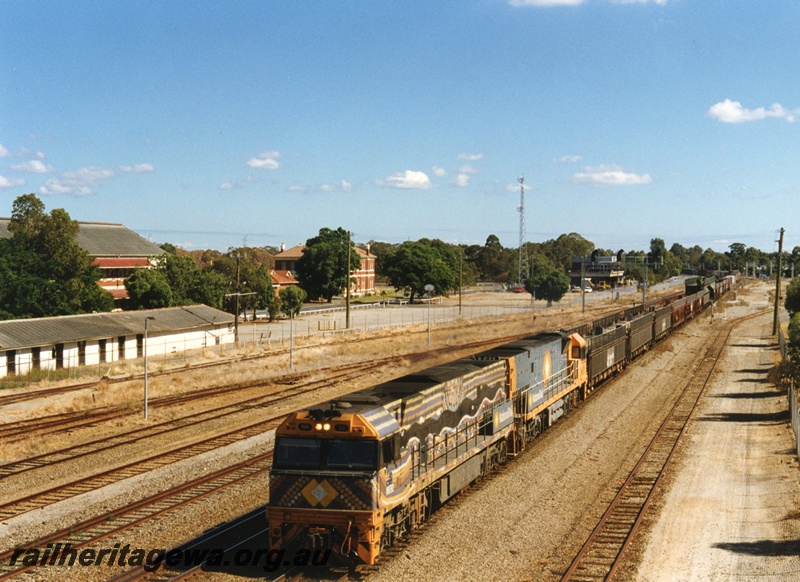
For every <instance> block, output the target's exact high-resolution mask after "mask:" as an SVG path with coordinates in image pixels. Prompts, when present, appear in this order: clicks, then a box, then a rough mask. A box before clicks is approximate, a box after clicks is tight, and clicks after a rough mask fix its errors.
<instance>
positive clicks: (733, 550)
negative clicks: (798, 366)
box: [631, 318, 800, 581]
mask: <svg viewBox="0 0 800 582" xmlns="http://www.w3.org/2000/svg"><path fill="white" fill-rule="evenodd" d="M771 332H772V327H771V320H769V321H765V320H764V318H758V319H756V320H753V321H752V322H747V323H746V324H744V325H741V326H739V327H737V328H736V329H735V330H734V332H733V335H732V336H731V341H730V342H729V344H728V347H727V348H726V351H725V354H724V359H723V361H722V362H721V365H720V370H719V372H718V373H717V375H716V377H715V378H714V380H713V384H712V385H710V386H709V390H708V391H707V393H706V396H705V398H704V400H703V401H702V402H701V405H700V409H699V410H698V411H697V413H696V416H695V418H694V420H693V422H692V424H691V426H690V429H689V431H688V435H687V437H688V438H685V439H684V440H683V442H682V446H681V449H680V454H679V458H678V461H677V463H676V464H675V465H674V466H673V468H672V470H671V479H670V481H671V483H670V485H669V489H668V491H667V492H666V493H665V494H664V495H663V496H662V498H661V500H660V502H659V503H658V506H659V511H658V516H657V518H656V519H654V520H652V521H654V523H653V525H652V530H651V533H650V535H649V536H647V538H648V539H647V540H646V543H645V544H644V549H643V550H642V551H641V554H640V556H641V558H640V562H639V565H638V569H637V571H636V574H635V575H634V576H632V577H631V579H633V580H687V581H689V580H719V581H723V580H800V511H798V510H800V487H798V477H799V476H800V474H799V473H798V463H797V455H796V453H795V451H794V437H793V434H792V429H791V425H790V424H789V422H788V419H789V417H788V413H787V402H786V394H785V393H784V392H783V391H780V390H777V389H776V388H775V387H773V386H772V385H771V384H769V383H768V382H767V379H766V375H767V371H768V370H769V368H770V367H771V366H773V365H774V363H775V359H776V357H777V356H776V351H775V349H774V347H775V340H774V337H773V336H771Z"/></svg>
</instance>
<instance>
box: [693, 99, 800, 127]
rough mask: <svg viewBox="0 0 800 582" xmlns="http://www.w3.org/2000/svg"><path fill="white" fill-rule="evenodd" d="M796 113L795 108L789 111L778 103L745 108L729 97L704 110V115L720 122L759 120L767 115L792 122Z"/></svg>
mask: <svg viewBox="0 0 800 582" xmlns="http://www.w3.org/2000/svg"><path fill="white" fill-rule="evenodd" d="M796 114H797V110H795V111H790V110H788V109H786V108H784V107H783V106H782V105H781V104H780V103H775V104H774V105H773V106H772V107H771V108H769V109H764V108H763V107H758V108H757V109H745V108H744V107H742V104H741V103H740V102H739V101H731V100H730V99H725V101H721V102H719V103H715V104H714V105H712V106H711V107H710V108H709V110H708V111H707V112H706V115H708V116H709V117H712V118H714V119H717V120H719V121H721V122H722V123H744V122H746V121H761V120H762V119H766V118H767V117H777V118H779V119H785V120H786V121H788V122H793V121H794V117H795V115H796Z"/></svg>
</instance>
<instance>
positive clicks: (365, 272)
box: [275, 243, 376, 295]
mask: <svg viewBox="0 0 800 582" xmlns="http://www.w3.org/2000/svg"><path fill="white" fill-rule="evenodd" d="M304 248H305V245H297V246H294V247H292V248H290V249H287V248H286V245H285V244H284V243H281V252H279V253H278V254H277V255H275V269H276V271H288V272H289V273H291V275H292V277H294V278H295V281H296V280H297V270H296V269H295V265H296V263H297V260H298V259H299V258H300V257H302V256H303V249H304ZM355 252H356V254H357V255H358V257H359V259H360V260H361V267H359V268H358V269H357V270H355V271H353V273H352V278H353V279H354V282H353V285H352V286H351V287H350V293H352V294H354V295H374V294H375V258H376V257H375V255H373V254H372V253H371V252H370V250H369V245H367V248H366V249H361V248H358V247H355ZM342 292H343V293H344V290H342Z"/></svg>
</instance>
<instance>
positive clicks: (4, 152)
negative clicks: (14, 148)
mask: <svg viewBox="0 0 800 582" xmlns="http://www.w3.org/2000/svg"><path fill="white" fill-rule="evenodd" d="M7 156H8V150H7V149H6V148H4V147H3V144H0V158H5V157H7Z"/></svg>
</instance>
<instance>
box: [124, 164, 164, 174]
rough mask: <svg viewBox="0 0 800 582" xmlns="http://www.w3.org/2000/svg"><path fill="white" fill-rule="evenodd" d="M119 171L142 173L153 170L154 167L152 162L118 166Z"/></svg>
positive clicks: (154, 169)
mask: <svg viewBox="0 0 800 582" xmlns="http://www.w3.org/2000/svg"><path fill="white" fill-rule="evenodd" d="M119 169H120V171H121V172H125V173H127V174H143V173H145V172H155V171H156V168H155V166H154V165H153V164H136V165H134V166H120V167H119Z"/></svg>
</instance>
